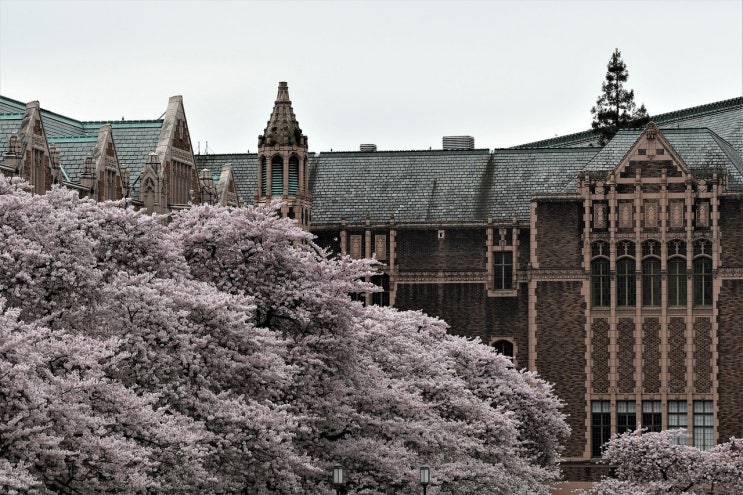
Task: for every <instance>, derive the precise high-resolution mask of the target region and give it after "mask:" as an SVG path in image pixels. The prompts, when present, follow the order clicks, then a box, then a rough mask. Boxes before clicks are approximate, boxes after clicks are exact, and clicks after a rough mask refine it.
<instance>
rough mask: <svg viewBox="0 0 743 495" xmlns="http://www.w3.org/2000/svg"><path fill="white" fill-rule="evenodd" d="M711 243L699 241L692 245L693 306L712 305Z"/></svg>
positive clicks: (704, 240)
mask: <svg viewBox="0 0 743 495" xmlns="http://www.w3.org/2000/svg"><path fill="white" fill-rule="evenodd" d="M711 256H712V243H711V242H710V241H708V240H706V239H699V240H698V241H696V242H695V243H694V263H693V267H694V305H696V306H711V305H712V258H711Z"/></svg>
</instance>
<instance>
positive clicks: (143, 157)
mask: <svg viewBox="0 0 743 495" xmlns="http://www.w3.org/2000/svg"><path fill="white" fill-rule="evenodd" d="M162 122H163V121H162V120H159V121H143V122H139V124H141V125H136V124H137V123H135V122H131V121H129V122H126V121H124V122H123V123H122V122H110V124H111V126H112V130H111V132H112V134H113V139H114V145H115V146H116V154H117V155H118V157H119V165H120V166H122V167H126V169H127V170H128V171H129V183H130V186H131V188H132V189H131V192H130V195H131V197H133V198H139V176H140V175H141V174H142V170H143V169H144V166H145V164H146V163H147V157H148V156H149V154H150V153H154V152H155V150H156V149H157V141H158V140H159V139H160V128H161V127H162ZM106 123H108V122H98V123H96V125H98V127H100V126H101V125H103V124H106ZM122 124H124V125H122ZM86 126H87V123H86ZM91 129H92V126H91ZM97 133H98V131H97V128H96V134H97Z"/></svg>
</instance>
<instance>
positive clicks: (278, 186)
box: [271, 155, 284, 196]
mask: <svg viewBox="0 0 743 495" xmlns="http://www.w3.org/2000/svg"><path fill="white" fill-rule="evenodd" d="M283 195H284V160H283V159H282V158H281V157H280V156H278V155H277V156H275V157H273V158H272V159H271V196H283Z"/></svg>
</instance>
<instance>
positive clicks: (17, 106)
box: [0, 96, 26, 114]
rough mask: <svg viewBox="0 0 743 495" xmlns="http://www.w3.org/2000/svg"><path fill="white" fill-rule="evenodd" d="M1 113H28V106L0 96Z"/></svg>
mask: <svg viewBox="0 0 743 495" xmlns="http://www.w3.org/2000/svg"><path fill="white" fill-rule="evenodd" d="M0 113H23V114H25V113H26V104H25V103H23V102H20V101H17V100H13V99H11V98H8V97H7V96H0Z"/></svg>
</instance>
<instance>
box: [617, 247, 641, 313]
mask: <svg viewBox="0 0 743 495" xmlns="http://www.w3.org/2000/svg"><path fill="white" fill-rule="evenodd" d="M635 292H636V291H635V260H633V259H632V258H622V259H620V260H619V261H617V306H634V305H635Z"/></svg>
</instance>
